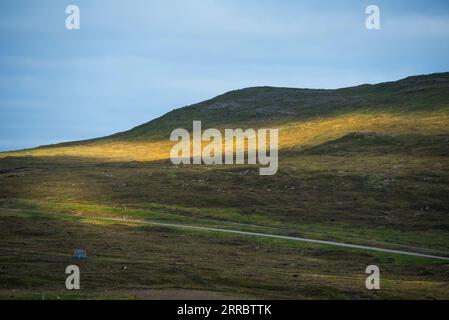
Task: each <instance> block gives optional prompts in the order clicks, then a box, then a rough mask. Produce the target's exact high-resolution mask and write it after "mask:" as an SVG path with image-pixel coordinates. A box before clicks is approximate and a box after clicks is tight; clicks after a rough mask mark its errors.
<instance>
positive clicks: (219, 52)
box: [0, 0, 449, 150]
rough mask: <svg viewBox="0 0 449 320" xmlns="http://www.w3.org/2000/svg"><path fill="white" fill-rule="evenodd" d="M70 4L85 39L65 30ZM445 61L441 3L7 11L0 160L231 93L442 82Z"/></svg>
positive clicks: (238, 1)
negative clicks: (374, 23) (375, 25)
mask: <svg viewBox="0 0 449 320" xmlns="http://www.w3.org/2000/svg"><path fill="white" fill-rule="evenodd" d="M70 4H76V5H78V6H79V8H80V11H81V29H80V30H75V31H70V30H67V29H66V28H65V19H66V14H65V8H66V6H68V5H70ZM370 4H375V5H377V6H379V7H380V10H381V30H379V31H369V30H367V29H366V28H365V19H366V15H365V8H366V6H368V5H370ZM448 57H449V1H447V0H443V1H437V0H428V1H413V0H409V1H402V0H396V1H377V0H372V1H363V0H357V1H356V0H354V1H350V0H340V1H336V0H333V1H330V0H329V1H307V2H306V1H299V0H294V1H293V0H292V1H288V0H283V1H279V0H277V1H275V0H272V1H269V0H258V1H256V0H245V1H242V0H222V1H211V0H189V1H181V0H179V1H172V0H161V1H154V0H129V1H113V0H107V1H106V0H95V1H93V0H71V1H63V0H58V1H56V0H42V1H29V0H26V1H25V0H2V1H1V2H0V70H1V73H0V150H12V149H19V148H25V147H34V146H37V145H42V144H49V143H56V142H61V141H70V140H80V139H86V138H92V137H98V136H103V135H107V134H111V133H115V132H117V131H123V130H127V129H130V128H131V127H133V126H136V125H139V124H141V123H144V122H147V121H149V120H151V119H153V118H155V117H158V116H160V115H162V114H164V113H166V112H167V111H170V110H172V109H174V108H178V107H182V106H185V105H189V104H192V103H195V102H199V101H202V100H205V99H208V98H211V97H213V96H216V95H218V94H221V93H224V92H226V91H229V90H233V89H237V88H243V87H250V86H257V85H270V86H288V87H308V88H337V87H345V86H351V85H357V84H361V83H376V82H382V81H390V80H396V79H400V78H403V77H406V76H409V75H415V74H425V73H432V72H442V71H449V58H448Z"/></svg>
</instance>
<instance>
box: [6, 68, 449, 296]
mask: <svg viewBox="0 0 449 320" xmlns="http://www.w3.org/2000/svg"><path fill="white" fill-rule="evenodd" d="M192 120H202V121H203V128H207V127H217V128H227V127H232V128H236V127H241V128H247V127H254V128H258V127H263V128H266V127H278V128H279V129H280V131H279V132H280V147H281V148H282V149H281V154H280V158H279V161H280V163H279V171H278V173H277V174H276V175H274V176H260V175H259V174H258V170H257V169H258V168H257V166H253V165H221V166H174V165H172V164H171V163H170V161H168V160H167V157H168V154H169V150H170V146H171V143H170V142H169V141H168V140H169V139H168V138H169V133H170V131H171V130H173V129H175V128H177V127H185V128H187V129H189V128H190V127H191V125H192ZM448 150H449V73H442V74H433V75H428V76H418V77H409V78H406V79H403V80H400V81H396V82H389V83H382V84H377V85H362V86H358V87H353V88H346V89H339V90H306V89H288V88H268V87H260V88H248V89H242V90H236V91H232V92H229V93H226V94H224V95H221V96H218V97H216V98H213V99H211V100H208V101H205V102H202V103H199V104H196V105H192V106H190V107H185V108H182V109H177V110H174V111H172V112H170V113H168V114H166V115H164V116H163V117H161V118H159V119H155V120H153V121H150V122H148V123H145V124H143V125H141V126H139V127H136V128H134V129H132V130H129V131H126V132H122V133H118V134H116V135H113V136H109V137H104V138H99V139H93V140H89V141H79V142H71V143H65V144H60V145H53V146H45V147H40V148H36V149H31V150H22V151H17V152H9V153H2V154H0V232H1V233H2V235H3V236H2V237H1V238H0V239H1V240H0V253H1V254H0V256H1V257H2V258H1V261H0V277H1V280H2V281H1V283H2V284H4V285H3V286H2V287H1V288H0V298H11V297H13V298H15V297H17V298H30V297H31V298H38V299H39V298H41V295H42V288H45V292H46V294H47V295H49V296H50V297H53V298H55V299H56V298H59V297H62V298H70V299H72V298H104V297H106V298H117V297H119V298H130V297H132V298H145V297H149V296H154V295H155V294H156V292H162V294H164V295H166V294H171V293H170V292H171V291H170V290H172V289H174V288H176V290H178V291H179V290H182V293H183V294H192V292H193V293H195V292H197V291H198V290H203V291H201V292H202V293H203V294H206V295H208V294H213V295H212V296H214V295H217V294H218V295H219V296H224V297H249V298H263V299H266V298H289V299H291V298H293V299H294V298H300V299H302V298H320V299H323V298H331V299H335V298H338V299H354V298H356V299H378V298H389V299H404V298H413V299H416V298H417V299H447V298H449V293H448V291H447V288H448V287H449V282H448V279H449V268H448V267H449V265H448V264H447V262H445V261H440V260H435V259H430V258H429V259H427V258H423V257H411V256H410V257H409V256H402V255H399V254H393V253H385V252H383V253H381V252H374V251H366V250H360V249H349V248H341V247H332V246H329V245H324V244H323V245H318V244H306V243H301V242H295V243H293V242H290V241H288V240H282V239H269V238H261V237H255V236H245V235H243V234H223V233H219V232H214V231H211V230H214V228H219V229H233V230H237V231H239V230H240V231H250V232H253V233H254V232H257V233H265V234H276V235H282V236H294V237H302V238H310V239H317V240H326V241H336V242H343V243H349V244H356V245H365V246H371V247H381V248H384V249H393V250H401V251H409V252H416V253H421V254H431V255H438V256H444V257H449V232H448V231H449V215H448V212H449V202H448V200H447V195H448V194H449V161H448ZM110 160H113V161H110ZM132 160H143V161H132ZM148 160H154V161H148ZM105 217H106V218H109V219H104V218H105ZM151 223H159V224H158V225H151ZM170 225H177V226H178V227H179V228H173V227H170ZM185 226H195V227H196V228H197V229H195V230H192V229H185V228H183V227H185ZM201 227H208V230H204V228H203V229H201ZM215 230H216V229H215ZM75 248H86V249H87V251H88V255H89V262H88V263H85V264H82V265H80V267H81V268H82V274H83V275H82V279H83V280H82V281H83V282H82V287H83V288H84V289H83V290H80V291H79V292H77V293H73V292H68V291H67V290H65V287H64V279H63V277H62V276H61V275H63V270H64V268H65V267H66V266H67V265H68V264H72V263H73V261H72V258H71V253H72V252H73V249H75ZM373 264H374V265H378V266H380V268H381V270H382V271H381V272H382V273H381V275H382V290H375V291H367V290H366V288H365V278H366V274H365V268H366V266H368V265H373ZM61 270H62V273H61ZM171 297H173V295H172V296H171Z"/></svg>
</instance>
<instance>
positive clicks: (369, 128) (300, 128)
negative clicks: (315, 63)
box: [0, 113, 449, 161]
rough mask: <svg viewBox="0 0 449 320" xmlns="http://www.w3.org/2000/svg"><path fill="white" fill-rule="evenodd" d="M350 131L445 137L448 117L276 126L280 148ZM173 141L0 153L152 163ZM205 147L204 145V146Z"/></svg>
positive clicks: (337, 119) (344, 118) (353, 117)
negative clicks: (438, 135) (443, 135)
mask: <svg viewBox="0 0 449 320" xmlns="http://www.w3.org/2000/svg"><path fill="white" fill-rule="evenodd" d="M351 132H376V133H385V134H392V135H394V134H446V133H449V116H447V115H441V114H431V113H426V114H412V115H395V114H389V113H379V114H372V113H371V114H346V115H341V116H334V117H326V118H319V119H313V120H307V121H298V122H290V123H286V124H283V125H282V126H280V127H279V144H280V145H279V148H280V149H291V148H305V147H312V146H316V145H319V144H321V143H324V142H327V141H330V140H334V139H338V138H340V137H342V136H344V135H346V134H348V133H351ZM173 144H174V143H173V142H170V141H169V139H168V137H167V140H160V141H126V140H99V141H96V142H90V143H83V142H80V144H76V145H70V146H54V147H45V148H37V149H30V150H22V151H15V152H5V153H0V158H2V157H6V156H36V157H39V156H69V157H84V158H92V159H102V160H113V161H114V160H116V161H132V160H136V161H154V160H163V159H168V158H169V156H170V150H171V147H172V146H173ZM204 145H205V144H203V146H204Z"/></svg>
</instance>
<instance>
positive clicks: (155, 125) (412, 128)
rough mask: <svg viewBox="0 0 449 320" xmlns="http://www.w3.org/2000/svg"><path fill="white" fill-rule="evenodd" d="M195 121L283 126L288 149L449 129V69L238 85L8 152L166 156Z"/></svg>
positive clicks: (229, 125) (212, 124)
mask: <svg viewBox="0 0 449 320" xmlns="http://www.w3.org/2000/svg"><path fill="white" fill-rule="evenodd" d="M193 120H200V121H202V122H203V128H204V129H205V128H211V127H213V128H218V129H224V128H243V129H245V128H261V127H265V128H267V127H272V128H273V127H277V128H280V145H281V148H287V149H291V148H293V149H297V148H304V146H313V145H317V144H320V143H325V142H326V141H330V140H333V139H338V138H341V137H342V136H344V135H346V134H348V133H351V132H370V131H372V132H379V133H387V134H411V133H419V134H447V133H449V129H447V127H448V124H449V72H445V73H434V74H429V75H419V76H410V77H406V78H404V79H401V80H398V81H391V82H383V83H378V84H362V85H359V86H354V87H347V88H341V89H297V88H282V87H268V86H261V87H249V88H243V89H237V90H232V91H229V92H226V93H224V94H221V95H218V96H216V97H214V98H212V99H209V100H205V101H202V102H199V103H196V104H192V105H190V106H185V107H183V108H178V109H174V110H172V111H170V112H168V113H166V114H164V115H163V116H161V117H158V118H156V119H153V120H151V121H149V122H146V123H143V124H141V125H139V126H136V127H134V128H132V129H130V130H127V131H123V132H118V133H116V134H113V135H109V136H105V137H99V138H94V139H89V140H81V141H73V142H64V143H59V144H53V145H45V146H40V147H38V148H33V149H26V150H19V151H15V152H14V151H10V152H3V153H0V155H2V156H7V155H69V156H85V157H101V158H117V157H119V158H120V159H122V158H126V159H133V160H149V159H162V158H164V159H165V158H167V157H168V153H169V151H168V150H169V149H170V145H171V143H170V141H169V135H170V132H171V131H172V130H174V129H176V128H186V129H188V130H189V129H190V128H191V126H192V121H193ZM148 149H150V150H152V151H151V152H148ZM155 150H156V151H155ZM148 153H151V155H148ZM154 154H158V156H155V155H154Z"/></svg>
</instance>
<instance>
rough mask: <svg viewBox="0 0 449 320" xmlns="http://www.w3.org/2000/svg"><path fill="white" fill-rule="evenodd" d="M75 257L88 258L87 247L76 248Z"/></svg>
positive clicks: (79, 258) (78, 258)
mask: <svg viewBox="0 0 449 320" xmlns="http://www.w3.org/2000/svg"><path fill="white" fill-rule="evenodd" d="M73 259H77V260H87V253H86V250H85V249H75V250H74V252H73Z"/></svg>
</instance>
